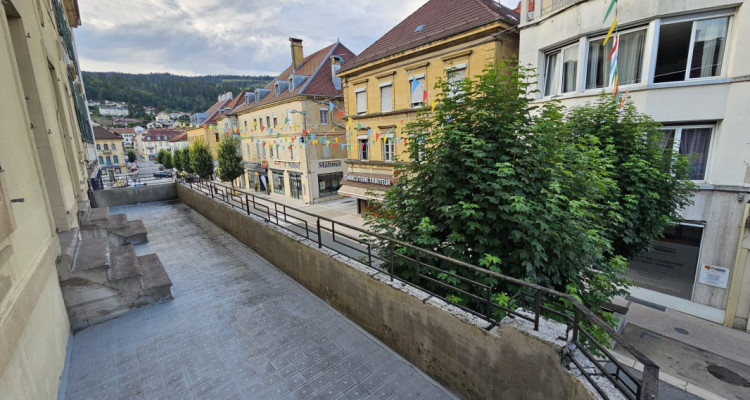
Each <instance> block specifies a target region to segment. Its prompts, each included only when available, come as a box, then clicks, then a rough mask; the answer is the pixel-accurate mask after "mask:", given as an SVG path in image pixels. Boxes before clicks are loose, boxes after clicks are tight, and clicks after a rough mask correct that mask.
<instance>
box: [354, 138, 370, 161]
mask: <svg viewBox="0 0 750 400" xmlns="http://www.w3.org/2000/svg"><path fill="white" fill-rule="evenodd" d="M357 143H359V159H360V160H362V161H367V160H369V158H368V157H367V156H368V154H367V147H368V146H369V144H368V143H367V136H365V137H364V138H359V139H358V140H357Z"/></svg>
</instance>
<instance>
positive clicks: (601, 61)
mask: <svg viewBox="0 0 750 400" xmlns="http://www.w3.org/2000/svg"><path fill="white" fill-rule="evenodd" d="M618 40H619V43H618V44H617V47H618V50H617V52H618V55H617V75H618V78H617V79H618V82H619V84H620V85H632V84H634V83H640V82H641V76H642V74H643V46H644V43H645V42H646V30H645V29H640V30H637V31H634V32H627V33H623V34H620V36H619V38H618ZM603 42H604V38H600V39H597V40H591V41H589V52H588V57H587V60H586V89H600V88H605V87H611V86H612V85H613V82H612V79H613V77H612V76H610V72H611V71H610V69H611V67H612V63H611V62H612V59H608V58H609V54H610V53H611V52H612V46H613V44H614V37H613V38H610V40H609V41H608V42H607V45H606V46H604V47H602V43H603Z"/></svg>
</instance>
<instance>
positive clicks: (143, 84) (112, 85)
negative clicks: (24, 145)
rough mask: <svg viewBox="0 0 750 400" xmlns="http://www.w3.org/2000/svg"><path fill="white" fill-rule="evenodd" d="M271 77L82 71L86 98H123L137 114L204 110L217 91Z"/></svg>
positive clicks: (263, 81)
mask: <svg viewBox="0 0 750 400" xmlns="http://www.w3.org/2000/svg"><path fill="white" fill-rule="evenodd" d="M272 79H273V77H271V76H235V75H209V76H180V75H172V74H125V73H120V72H85V71H84V72H83V82H84V85H85V86H86V97H87V98H88V99H89V100H98V101H102V100H111V101H126V102H128V103H129V104H130V105H131V110H133V111H135V112H136V114H140V110H142V109H143V107H142V106H152V107H156V111H157V112H159V111H168V112H169V111H184V112H190V113H192V112H200V111H204V110H206V109H208V108H209V107H211V105H212V104H214V103H215V102H216V96H217V95H218V94H220V93H225V92H227V91H231V92H232V93H234V94H235V96H236V95H237V94H238V93H239V92H240V91H241V90H242V89H254V88H256V87H263V86H265V85H266V84H268V82H270V81H271V80H272ZM133 111H131V113H132V112H133ZM131 116H135V117H137V116H138V115H131Z"/></svg>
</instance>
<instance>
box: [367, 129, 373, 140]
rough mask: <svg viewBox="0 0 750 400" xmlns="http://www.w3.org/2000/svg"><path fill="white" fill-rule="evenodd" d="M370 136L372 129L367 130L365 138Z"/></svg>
mask: <svg viewBox="0 0 750 400" xmlns="http://www.w3.org/2000/svg"><path fill="white" fill-rule="evenodd" d="M370 135H372V129H371V128H367V137H368V138H369V137H370Z"/></svg>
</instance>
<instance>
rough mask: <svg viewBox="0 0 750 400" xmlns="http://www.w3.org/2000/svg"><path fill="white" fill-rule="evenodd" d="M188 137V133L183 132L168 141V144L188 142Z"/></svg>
mask: <svg viewBox="0 0 750 400" xmlns="http://www.w3.org/2000/svg"><path fill="white" fill-rule="evenodd" d="M187 140H188V135H187V132H182V133H180V134H179V135H177V136H175V137H173V138H171V139H169V140H167V141H168V142H187Z"/></svg>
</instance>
